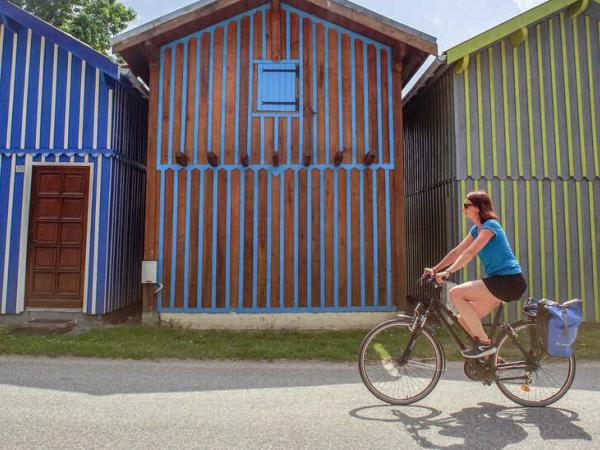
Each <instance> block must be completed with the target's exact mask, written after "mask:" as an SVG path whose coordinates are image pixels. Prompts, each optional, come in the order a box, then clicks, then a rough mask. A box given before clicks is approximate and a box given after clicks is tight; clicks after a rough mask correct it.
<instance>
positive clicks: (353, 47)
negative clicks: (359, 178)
mask: <svg viewBox="0 0 600 450" xmlns="http://www.w3.org/2000/svg"><path fill="white" fill-rule="evenodd" d="M355 54H356V42H355V41H354V39H351V40H350V74H351V77H350V79H351V91H350V92H351V95H352V100H351V103H352V164H356V56H355Z"/></svg>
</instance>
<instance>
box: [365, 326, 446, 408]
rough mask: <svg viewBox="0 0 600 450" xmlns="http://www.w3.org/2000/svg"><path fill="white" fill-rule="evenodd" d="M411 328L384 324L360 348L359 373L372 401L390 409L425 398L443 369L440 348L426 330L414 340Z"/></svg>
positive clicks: (418, 333) (428, 330)
mask: <svg viewBox="0 0 600 450" xmlns="http://www.w3.org/2000/svg"><path fill="white" fill-rule="evenodd" d="M410 326H411V324H410V323H408V322H404V321H399V320H391V321H388V322H384V323H382V324H380V325H378V326H377V327H375V328H374V329H373V330H371V331H370V332H369V334H367V336H366V337H365V339H364V340H363V343H362V345H361V347H360V351H359V355H358V369H359V372H360V376H361V378H362V380H363V383H364V384H365V386H366V387H367V389H368V390H369V391H370V392H371V393H372V394H373V395H375V397H377V398H379V399H380V400H383V401H384V402H386V403H390V404H392V405H408V404H411V403H414V402H417V401H419V400H421V399H423V398H424V397H425V396H427V395H428V394H429V393H430V392H431V391H432V390H433V388H434V387H435V385H436V384H437V382H438V381H439V379H440V376H441V375H442V372H443V369H444V353H443V350H442V346H441V345H440V343H439V341H438V340H437V338H436V337H435V335H434V334H433V332H432V331H431V330H430V329H429V328H428V327H423V328H422V329H421V330H420V331H419V332H417V333H416V335H415V336H414V347H413V349H412V350H411V351H410V352H406V351H405V350H406V348H407V346H408V344H409V342H410V340H411V337H413V332H412V331H411V330H410Z"/></svg>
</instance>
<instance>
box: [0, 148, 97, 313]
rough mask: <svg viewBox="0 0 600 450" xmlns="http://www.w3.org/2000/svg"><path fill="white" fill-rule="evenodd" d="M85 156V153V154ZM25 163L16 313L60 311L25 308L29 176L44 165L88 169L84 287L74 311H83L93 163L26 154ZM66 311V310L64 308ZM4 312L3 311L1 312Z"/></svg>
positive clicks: (29, 203) (29, 206) (29, 200)
mask: <svg viewBox="0 0 600 450" xmlns="http://www.w3.org/2000/svg"><path fill="white" fill-rule="evenodd" d="M86 156H87V155H86ZM27 158H29V159H27V160H26V163H25V178H24V182H23V213H22V216H21V217H22V219H21V244H20V245H21V246H20V249H19V250H20V251H19V281H18V284H17V310H16V312H17V314H19V313H21V312H23V311H25V310H28V311H34V310H36V311H37V310H40V311H41V310H48V311H62V309H60V308H56V309H55V308H31V307H27V308H25V287H26V281H27V280H26V275H27V273H26V272H27V253H28V251H29V241H28V237H29V212H30V208H31V178H32V175H33V167H34V166H35V167H39V166H46V167H57V166H64V167H87V168H88V170H89V172H88V173H89V188H88V196H87V197H88V198H87V199H88V213H87V214H88V216H87V234H86V245H85V263H84V267H83V269H84V277H83V278H84V282H85V283H86V284H85V287H84V291H83V308H82V309H76V310H75V311H82V310H83V312H84V313H85V312H86V308H85V305H86V303H87V280H88V272H89V241H90V222H91V201H90V200H91V193H92V191H91V188H92V186H93V181H94V180H93V178H94V171H93V169H94V165H93V164H92V163H89V162H83V163H77V162H70V163H65V162H56V163H52V162H33V159H32V158H31V155H27ZM25 211H26V213H25ZM65 311H66V310H65ZM4 313H5V312H4V311H3V314H4Z"/></svg>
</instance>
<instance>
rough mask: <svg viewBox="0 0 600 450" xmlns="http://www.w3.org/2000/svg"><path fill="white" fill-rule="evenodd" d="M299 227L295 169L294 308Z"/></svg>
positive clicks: (295, 304)
mask: <svg viewBox="0 0 600 450" xmlns="http://www.w3.org/2000/svg"><path fill="white" fill-rule="evenodd" d="M300 134H302V133H300ZM298 228H299V227H298V171H297V170H294V308H298Z"/></svg>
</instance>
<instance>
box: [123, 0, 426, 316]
mask: <svg viewBox="0 0 600 450" xmlns="http://www.w3.org/2000/svg"><path fill="white" fill-rule="evenodd" d="M113 49H114V51H116V52H119V53H120V54H121V55H122V56H123V57H124V58H125V60H126V61H127V62H128V63H129V65H130V67H131V68H132V69H133V70H134V71H135V73H136V74H138V75H140V76H142V77H143V78H144V79H146V80H148V83H149V86H150V91H151V95H150V115H149V121H150V122H149V130H150V131H149V136H148V142H149V145H148V155H149V161H148V178H147V201H146V241H145V242H146V243H145V259H146V260H147V261H156V262H157V266H158V267H157V275H156V280H155V281H156V282H157V283H158V292H157V293H156V295H155V294H154V291H155V288H154V287H153V286H147V288H146V290H145V296H144V298H145V310H146V311H154V310H157V311H158V312H159V313H160V314H161V315H162V316H163V317H167V318H173V319H175V320H183V319H182V317H183V316H184V315H185V313H232V312H237V313H305V312H312V313H321V312H353V313H356V312H385V311H395V310H396V309H397V308H398V307H399V306H400V307H401V306H402V305H403V304H404V300H405V290H406V280H405V265H404V260H405V259H404V258H405V256H404V205H403V167H402V161H403V149H402V142H403V139H402V109H401V90H402V86H403V85H404V84H405V83H406V81H407V80H408V79H409V78H410V77H411V76H412V75H413V74H414V73H415V71H416V70H417V68H418V67H419V66H420V65H421V64H422V62H423V61H424V59H425V58H426V57H427V56H428V55H429V54H435V53H436V44H435V39H433V38H432V37H430V36H427V35H425V34H423V33H421V32H418V31H416V30H413V29H411V28H409V27H406V26H404V25H401V24H399V23H396V22H394V21H392V20H390V19H388V18H385V17H382V16H379V15H377V14H375V13H373V12H371V11H368V10H366V9H364V8H362V7H359V6H357V5H354V4H353V3H350V2H347V1H342V0H331V1H324V0H302V1H300V0H291V1H288V2H285V3H283V2H279V1H268V2H267V1H232V0H216V1H200V2H197V3H195V4H192V5H190V6H188V7H186V8H183V9H182V10H179V11H176V12H174V13H172V14H169V15H168V16H165V17H163V18H161V19H158V20H156V21H154V22H152V23H149V24H147V25H144V26H142V27H140V28H138V29H135V30H132V31H130V32H127V33H125V34H123V35H121V36H118V37H117V38H116V39H115V40H114V41H113ZM148 280H149V281H151V280H153V277H152V276H150V277H149V278H148ZM189 316H190V317H192V319H190V320H196V319H198V320H201V319H202V318H204V320H208V319H207V317H208V316H209V315H206V314H200V315H199V314H195V315H193V314H190V315H189ZM213 316H215V314H213ZM225 316H226V314H221V315H219V316H218V319H216V320H217V321H219V323H224V322H223V321H224V320H227V318H226V317H225ZM229 316H230V317H231V316H232V315H231V314H230V315H229ZM272 316H278V315H277V314H273V315H272ZM289 317H291V316H288V318H289ZM330 317H334V316H330ZM188 319H189V317H188ZM186 320H187V319H186ZM243 320H244V321H246V323H249V322H248V321H249V320H251V319H250V317H249V316H245V318H244V319H243ZM273 320H276V319H273ZM338 324H339V321H338Z"/></svg>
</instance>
